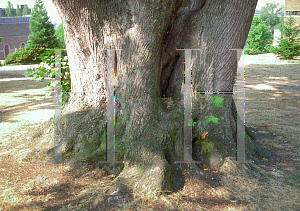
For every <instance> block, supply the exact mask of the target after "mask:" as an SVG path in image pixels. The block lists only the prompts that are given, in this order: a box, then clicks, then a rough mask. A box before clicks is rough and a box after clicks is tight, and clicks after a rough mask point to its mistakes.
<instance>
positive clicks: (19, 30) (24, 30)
mask: <svg viewBox="0 0 300 211" xmlns="http://www.w3.org/2000/svg"><path fill="white" fill-rule="evenodd" d="M29 19H30V17H0V37H2V38H3V39H2V42H0V60H4V59H5V58H6V55H5V46H8V47H9V48H8V49H9V52H13V51H15V47H16V48H17V49H19V48H20V45H22V43H24V44H25V45H26V44H27V41H28V36H29V34H31V32H30V30H29Z"/></svg>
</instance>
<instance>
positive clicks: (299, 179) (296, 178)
mask: <svg viewBox="0 0 300 211" xmlns="http://www.w3.org/2000/svg"><path fill="white" fill-rule="evenodd" d="M289 179H290V183H291V184H292V185H295V186H297V187H299V188H300V168H298V169H296V170H295V171H294V172H292V174H291V175H290V177H289Z"/></svg>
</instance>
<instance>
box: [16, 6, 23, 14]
mask: <svg viewBox="0 0 300 211" xmlns="http://www.w3.org/2000/svg"><path fill="white" fill-rule="evenodd" d="M16 16H22V12H21V10H20V6H19V5H18V4H17V10H16Z"/></svg>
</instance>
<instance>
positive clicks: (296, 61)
mask: <svg viewBox="0 0 300 211" xmlns="http://www.w3.org/2000/svg"><path fill="white" fill-rule="evenodd" d="M286 62H287V63H296V64H299V63H300V60H286Z"/></svg>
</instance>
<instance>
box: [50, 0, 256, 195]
mask: <svg viewBox="0 0 300 211" xmlns="http://www.w3.org/2000/svg"><path fill="white" fill-rule="evenodd" d="M53 3H54V5H55V6H56V8H57V11H58V13H59V15H60V18H61V20H62V23H63V26H64V31H65V41H66V49H67V52H68V57H69V64H70V73H71V81H72V89H71V91H72V93H73V94H72V95H71V97H70V100H69V103H68V105H67V106H66V107H65V109H64V112H63V115H64V116H63V118H64V119H65V122H64V121H63V122H64V123H65V125H64V128H65V133H66V136H65V140H66V142H67V147H66V149H65V154H67V155H71V156H70V158H71V160H73V161H74V162H77V161H78V159H79V158H78V156H77V157H76V155H81V157H80V159H81V160H85V161H86V162H92V161H93V162H94V161H95V160H105V152H104V151H105V121H106V114H105V112H106V104H105V100H106V97H105V95H103V94H99V93H103V92H104V91H105V90H106V74H107V73H106V66H107V51H106V50H103V49H123V50H122V51H121V52H119V51H118V52H116V53H115V71H116V79H115V80H116V82H115V95H116V104H115V108H116V114H115V115H116V131H115V136H116V140H115V143H116V159H117V160H119V161H125V165H124V166H123V165H120V164H116V165H113V164H110V165H109V164H102V165H106V166H109V167H107V168H108V169H110V170H111V172H114V170H115V172H116V174H118V177H116V179H115V180H114V182H113V185H112V189H111V190H110V191H111V192H112V191H114V190H115V189H117V190H119V193H120V194H126V193H129V192H149V191H154V192H155V191H156V192H157V193H159V192H161V191H164V190H170V191H174V190H176V189H178V188H180V187H182V185H183V183H184V177H183V176H182V170H183V168H186V167H187V166H189V170H190V173H191V174H197V172H199V171H200V170H199V167H198V166H197V165H195V164H189V165H185V164H175V163H174V162H175V161H179V160H183V140H184V136H183V134H184V131H183V123H184V122H183V121H184V104H183V102H184V101H183V99H184V92H183V83H184V59H185V56H184V51H176V49H201V50H200V51H192V63H193V67H192V74H193V81H192V83H193V85H192V90H193V91H197V92H199V91H233V82H234V78H235V75H236V69H237V68H236V67H237V58H236V51H232V50H229V49H242V48H243V46H244V44H245V41H246V38H247V34H248V31H249V28H250V25H251V21H252V18H253V14H254V10H255V7H256V3H257V0H243V1H240V0H224V1H219V0H139V1H137V0H109V1H108V0H105V1H103V0H101V1H100V0H98V1H97V0H88V1H85V0H77V1H73V0H53ZM78 92H85V94H83V93H78ZM88 92H96V93H94V94H89V93H88ZM205 97H206V102H210V99H211V97H212V96H211V95H205ZM220 97H223V98H224V101H223V107H221V108H215V107H213V105H212V103H205V102H202V101H200V100H199V97H198V98H197V97H194V98H193V107H192V108H193V119H194V121H196V122H197V124H200V125H202V129H203V130H205V131H208V134H207V136H206V140H208V141H209V142H211V143H213V144H214V149H212V152H211V153H210V154H211V155H213V156H211V157H208V159H206V160H205V159H204V157H201V156H200V157H199V156H197V153H196V151H197V150H199V151H201V146H202V145H201V140H200V142H198V141H195V140H194V147H193V150H194V154H193V155H194V158H195V159H198V160H199V159H200V160H201V159H203V162H204V163H205V162H206V164H210V165H215V166H217V167H218V166H220V165H221V163H222V159H223V158H224V157H226V156H235V149H236V141H235V138H236V137H235V136H236V135H235V134H236V127H235V126H236V120H235V113H234V112H235V110H234V107H235V105H234V102H233V100H232V95H230V94H226V95H224V96H223V95H222V96H220ZM166 99H168V100H166ZM166 101H168V102H169V103H170V102H171V103H172V102H173V103H174V105H173V107H171V108H170V107H169V106H166V105H165V102H166ZM207 113H209V114H210V115H213V116H215V117H217V118H219V123H218V124H214V123H209V124H206V123H205V119H204V116H207ZM193 133H196V131H195V130H193ZM247 140H248V142H249V139H248V138H247ZM249 143H250V144H251V142H249ZM95 145H97V146H95ZM249 146H250V145H249ZM251 146H252V148H251V147H250V149H247V152H249V154H251V153H253V150H254V148H253V146H254V145H253V144H252V145H251ZM72 153H73V154H72ZM198 154H199V153H198ZM75 158H78V159H77V160H76V159H75ZM91 160H92V161H91Z"/></svg>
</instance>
